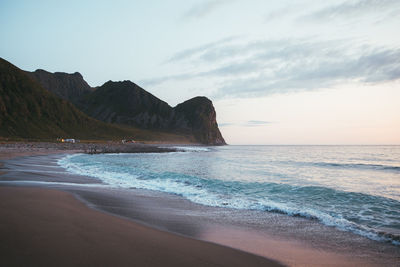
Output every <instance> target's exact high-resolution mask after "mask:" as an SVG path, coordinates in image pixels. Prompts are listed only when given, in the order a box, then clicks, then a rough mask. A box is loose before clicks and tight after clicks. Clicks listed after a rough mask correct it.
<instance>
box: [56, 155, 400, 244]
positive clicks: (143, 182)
mask: <svg viewBox="0 0 400 267" xmlns="http://www.w3.org/2000/svg"><path fill="white" fill-rule="evenodd" d="M103 157H104V158H102V157H96V156H88V155H68V156H66V157H65V158H63V159H61V160H59V161H58V163H59V165H60V166H62V167H64V168H65V169H67V171H69V172H72V173H75V174H80V175H85V176H91V177H95V178H98V179H100V180H102V181H103V182H104V183H106V184H108V185H109V186H110V187H119V188H140V189H148V190H156V191H161V192H166V193H171V194H175V195H179V196H182V197H184V198H186V199H188V200H190V201H192V202H195V203H198V204H202V205H207V206H214V207H225V208H233V209H245V210H261V211H268V212H277V213H282V214H286V215H289V216H294V217H304V218H308V219H313V220H318V221H320V222H321V223H323V224H325V225H328V226H333V227H336V228H338V229H340V230H343V231H349V232H353V233H355V234H358V235H362V236H364V237H367V238H370V239H373V240H377V241H384V242H390V243H392V244H394V245H400V240H399V237H398V236H397V235H395V234H393V233H390V232H388V231H380V230H377V229H379V225H384V224H388V223H391V222H389V221H387V216H386V214H387V213H390V212H391V210H390V209H391V208H393V207H394V209H395V214H394V215H392V217H394V220H395V221H397V223H398V221H400V212H399V211H400V202H398V201H396V200H392V199H387V198H384V197H379V196H371V195H366V194H362V193H354V192H344V191H339V190H335V189H331V188H326V187H321V186H293V185H288V184H279V183H272V182H268V183H267V182H264V183H260V182H243V181H224V180H219V179H211V178H204V177H199V176H195V175H187V174H182V173H176V172H168V171H160V172H152V171H149V170H147V169H146V168H142V169H140V168H132V167H130V165H129V163H127V162H125V161H121V162H120V163H119V165H115V166H114V165H112V164H110V163H108V164H104V163H105V162H103V161H102V160H106V156H103ZM335 206H338V207H339V208H340V210H339V211H337V210H335ZM369 210H374V212H375V213H374V215H375V216H374V218H373V219H370V218H368V217H367V216H363V215H362V213H367V212H368V211H369ZM356 213H358V214H361V215H359V216H358V220H359V221H356V220H354V219H352V217H351V216H352V214H356ZM385 216H386V217H385ZM369 225H375V226H376V225H377V226H376V227H375V228H374V226H369Z"/></svg>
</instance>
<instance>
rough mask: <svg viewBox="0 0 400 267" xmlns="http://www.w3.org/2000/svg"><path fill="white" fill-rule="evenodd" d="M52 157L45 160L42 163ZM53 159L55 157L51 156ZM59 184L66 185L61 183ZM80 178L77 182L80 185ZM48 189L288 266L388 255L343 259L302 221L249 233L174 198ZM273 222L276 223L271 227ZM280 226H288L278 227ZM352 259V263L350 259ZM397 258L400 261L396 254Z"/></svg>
mask: <svg viewBox="0 0 400 267" xmlns="http://www.w3.org/2000/svg"><path fill="white" fill-rule="evenodd" d="M64 152H65V151H64ZM41 157H42V156H37V157H36V160H37V161H38V162H40V161H44V159H46V157H44V156H43V158H41ZM51 157H52V156H48V157H47V159H48V158H51ZM54 157H57V156H56V155H55V156H54ZM15 161H16V162H19V163H18V164H22V163H21V160H18V159H16V160H15ZM27 164H30V162H27ZM23 176H24V177H26V178H29V179H32V177H27V175H26V173H25V174H24V175H23ZM61 176H62V175H61ZM36 178H37V177H36ZM36 178H35V179H36ZM59 178H60V179H61V180H62V179H64V180H65V177H59ZM80 178H82V177H80ZM80 178H76V179H78V180H79V179H80ZM68 179H70V177H69V178H68ZM27 185H28V186H29V184H25V185H24V186H27ZM0 186H2V185H0ZM30 186H32V184H31V185H30ZM36 186H37V185H36ZM41 187H47V188H49V186H46V185H41ZM50 188H54V189H57V190H61V191H65V192H69V193H71V194H73V195H74V196H75V197H76V198H77V199H79V200H81V201H82V202H83V203H84V204H85V205H86V206H88V207H90V208H94V209H95V210H99V211H101V212H103V213H104V212H106V213H108V214H111V215H114V216H113V217H115V215H117V217H120V218H124V220H126V219H128V220H129V221H134V223H135V222H136V223H140V224H142V225H143V224H145V225H147V226H150V227H151V228H153V229H154V228H156V229H160V230H163V231H167V232H172V233H175V234H178V235H183V236H189V237H191V238H195V239H200V240H203V241H207V242H212V243H217V244H221V245H224V246H227V247H233V248H235V249H240V250H242V251H247V252H250V253H252V254H257V255H261V256H263V257H264V258H272V259H275V260H278V261H281V262H283V263H284V264H287V265H289V266H326V265H329V266H355V265H365V266H380V265H382V264H381V263H382V260H385V259H384V256H385V255H386V254H388V253H389V252H388V251H386V252H385V253H381V254H379V253H378V252H377V253H375V254H374V255H369V256H371V257H369V258H373V257H376V260H374V261H373V262H370V261H368V260H366V259H368V257H367V258H363V257H361V256H360V255H358V254H357V253H361V252H362V251H361V249H365V248H366V247H368V246H369V245H370V244H375V243H374V242H373V241H367V242H368V243H367V245H365V246H364V247H362V248H361V249H359V250H357V251H358V252H357V251H356V252H357V253H356V252H353V254H351V253H347V252H346V251H345V249H344V250H343V249H342V250H334V249H332V248H331V247H329V245H324V244H322V243H321V242H322V241H321V240H313V239H314V237H313V236H311V235H312V232H308V230H307V229H308V228H310V227H313V228H315V226H316V225H317V224H318V223H317V222H310V221H309V220H306V219H301V218H290V217H289V218H288V216H286V215H279V214H261V213H260V216H261V215H262V216H266V217H265V219H266V220H267V222H269V223H270V224H271V226H270V227H269V229H267V230H265V229H262V228H257V227H254V225H253V226H251V227H250V228H249V225H246V224H245V223H243V224H240V223H231V222H229V221H224V220H223V219H218V220H220V221H218V220H214V221H213V220H210V219H209V218H207V216H208V217H210V216H209V214H210V213H212V214H222V215H221V216H220V217H221V218H222V217H224V216H225V215H226V216H228V214H229V212H227V211H226V210H223V209H224V208H209V207H203V206H201V205H197V204H194V203H191V202H189V201H187V200H184V199H182V198H179V197H178V196H167V195H165V194H164V193H160V194H159V193H157V192H148V191H146V190H137V189H134V190H117V189H115V190H114V189H112V190H111V189H107V188H97V189H96V188H95V187H86V188H81V187H77V186H73V187H72V188H71V186H66V185H58V186H57V185H54V186H51V187H50ZM224 212H225V213H224ZM239 213H240V212H239ZM239 213H238V216H243V213H242V214H239ZM264 213H265V212H264ZM217 217H218V216H217ZM268 220H269V221H268ZM274 221H277V222H275V223H274ZM282 222H283V224H287V225H282ZM290 224H291V225H290ZM293 226H295V227H296V226H300V227H303V228H304V231H303V232H299V233H297V235H298V236H294V237H293V236H291V234H293V233H289V234H285V233H284V232H283V231H282V229H283V228H284V227H286V229H289V230H290V228H291V227H292V228H293ZM318 227H320V229H319V232H318V233H317V234H318V235H317V237H316V238H315V239H318V238H320V239H323V238H330V237H333V238H335V237H334V236H333V235H332V233H334V234H337V230H336V231H334V230H332V229H330V228H329V227H323V226H318ZM280 228H282V229H280ZM329 229H330V230H329ZM276 230H278V231H276ZM326 230H329V231H331V232H330V233H328V234H326V235H323V233H322V232H323V231H326ZM275 232H277V234H275ZM341 234H342V235H343V236H344V237H346V238H348V236H350V237H351V238H352V236H351V235H350V234H349V233H341ZM305 235H306V236H305ZM343 236H339V237H337V239H338V240H339V241H340V238H342V237H343ZM327 241H328V240H327ZM362 241H363V240H361V241H360V242H362ZM329 242H330V241H328V243H329ZM377 247H385V245H383V244H378V245H377ZM350 249H351V248H350ZM386 250H387V249H386ZM370 252H371V251H368V250H366V251H365V253H367V254H368V253H370ZM354 255H355V257H353V256H354ZM398 255H399V256H400V254H399V253H398ZM394 257H395V255H393V257H392V259H388V260H386V263H385V264H384V265H386V266H396V265H395V261H393V260H394ZM390 262H392V264H390Z"/></svg>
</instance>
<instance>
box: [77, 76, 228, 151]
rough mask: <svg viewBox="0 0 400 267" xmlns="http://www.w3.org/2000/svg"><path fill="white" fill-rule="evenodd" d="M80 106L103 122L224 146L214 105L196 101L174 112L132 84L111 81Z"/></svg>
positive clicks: (84, 100)
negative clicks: (177, 135) (183, 136)
mask: <svg viewBox="0 0 400 267" xmlns="http://www.w3.org/2000/svg"><path fill="white" fill-rule="evenodd" d="M77 106H78V107H79V108H80V109H81V110H82V111H83V112H85V113H86V114H88V115H89V116H91V117H93V118H96V119H98V120H101V121H105V122H111V123H117V124H124V125H130V126H134V127H138V128H142V129H152V130H165V131H169V132H175V133H180V134H187V135H192V136H194V138H195V140H196V141H197V142H199V143H202V144H210V145H223V144H225V140H224V138H223V137H222V135H221V133H220V131H219V129H218V124H217V121H216V112H215V109H214V107H213V105H212V102H211V101H210V100H209V99H208V98H206V97H195V98H193V99H190V100H188V101H185V102H184V103H181V104H179V105H177V106H176V107H175V108H172V107H171V106H169V105H168V104H167V103H166V102H164V101H162V100H160V99H159V98H157V97H155V96H154V95H152V94H150V93H149V92H147V91H146V90H144V89H143V88H141V87H140V86H138V85H136V84H135V83H133V82H131V81H123V82H112V81H108V82H106V83H105V84H103V85H102V86H100V87H98V88H97V89H96V90H95V91H94V92H92V93H90V94H87V95H85V96H84V97H83V98H81V100H80V101H79V102H78V104H77Z"/></svg>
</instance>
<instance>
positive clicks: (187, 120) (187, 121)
mask: <svg viewBox="0 0 400 267" xmlns="http://www.w3.org/2000/svg"><path fill="white" fill-rule="evenodd" d="M174 112H175V114H176V115H175V116H176V117H178V118H180V117H182V116H183V122H179V121H178V122H177V121H175V125H174V127H175V128H177V129H181V128H184V127H186V128H189V129H190V131H189V132H191V133H192V134H193V136H194V137H195V139H196V140H198V141H199V142H201V143H209V144H213V145H224V144H226V143H225V140H224V138H223V137H222V134H221V132H220V131H219V129H218V124H217V119H216V116H217V115H216V112H215V109H214V106H213V104H212V102H211V100H209V99H208V98H207V97H204V96H198V97H195V98H192V99H189V100H187V101H185V102H183V103H181V104H179V105H177V106H176V107H175V108H174Z"/></svg>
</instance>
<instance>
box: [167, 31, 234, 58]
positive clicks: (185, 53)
mask: <svg viewBox="0 0 400 267" xmlns="http://www.w3.org/2000/svg"><path fill="white" fill-rule="evenodd" d="M235 39H237V36H230V37H227V38H224V39H221V40H218V41H216V42H211V43H207V44H204V45H201V46H197V47H194V48H190V49H185V50H182V51H180V52H178V53H176V54H174V55H173V56H172V57H170V58H169V59H168V60H167V61H166V62H165V63H171V62H178V61H182V60H187V59H190V58H191V57H193V56H195V55H199V54H204V53H206V52H207V51H212V50H213V49H215V48H216V47H219V46H223V45H224V44H226V43H229V42H231V41H232V40H235Z"/></svg>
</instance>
